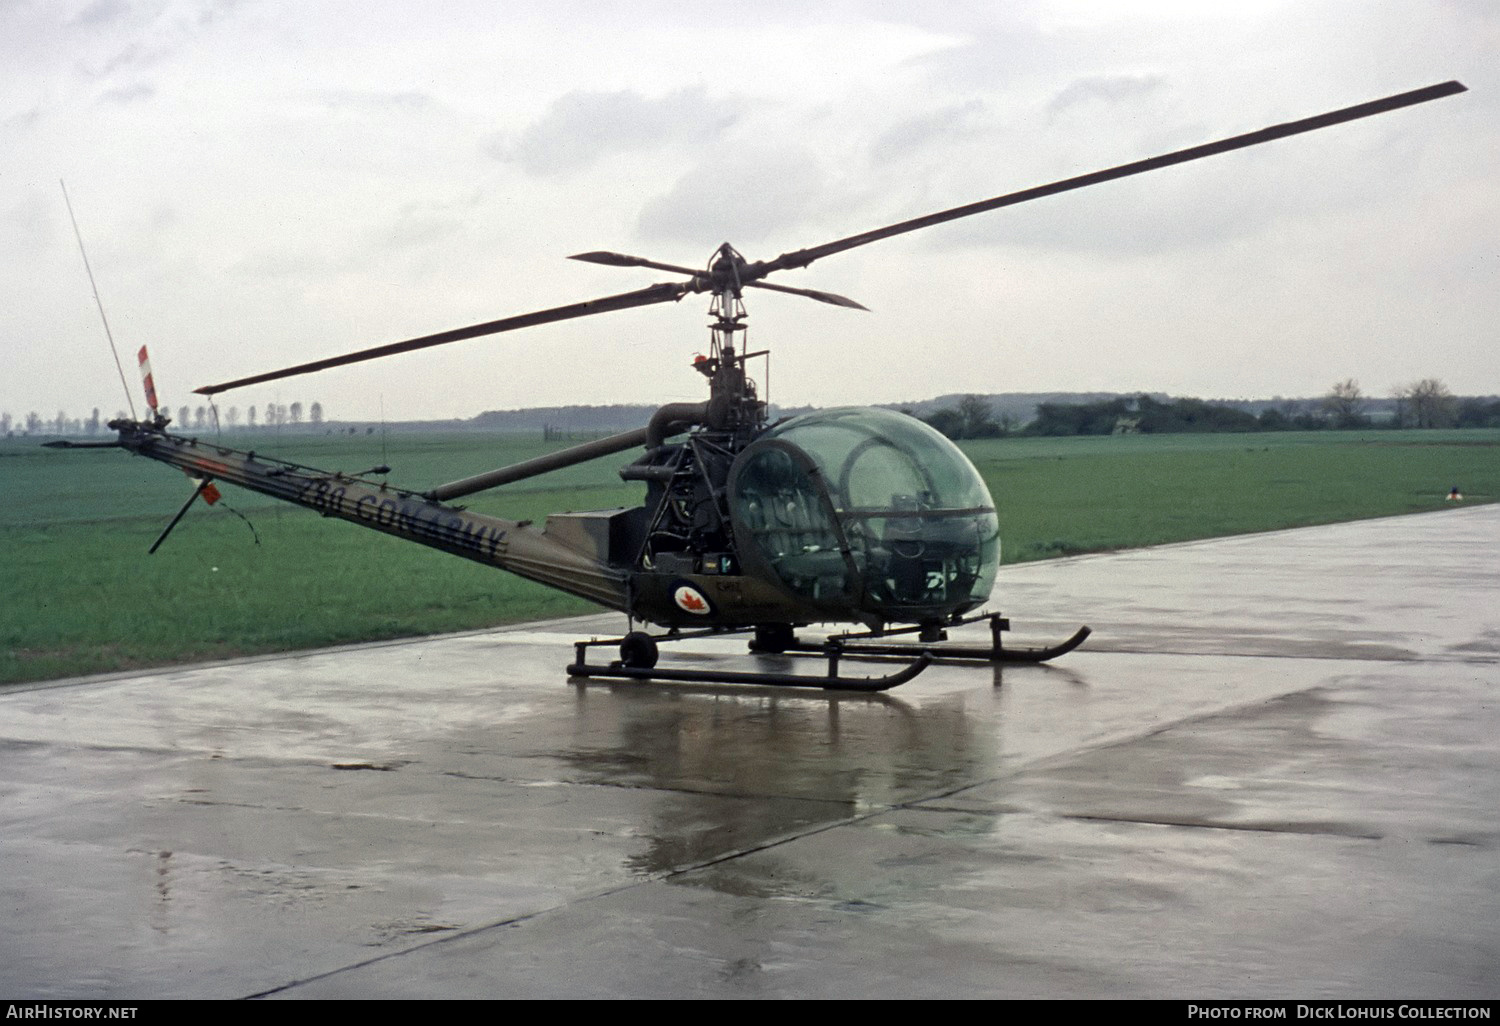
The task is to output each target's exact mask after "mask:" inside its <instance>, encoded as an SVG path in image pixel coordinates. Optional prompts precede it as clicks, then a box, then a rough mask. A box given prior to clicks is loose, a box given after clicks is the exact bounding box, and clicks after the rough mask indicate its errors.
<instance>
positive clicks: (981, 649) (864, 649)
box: [787, 613, 1093, 663]
mask: <svg viewBox="0 0 1500 1026" xmlns="http://www.w3.org/2000/svg"><path fill="white" fill-rule="evenodd" d="M980 620H988V621H989V625H990V644H989V645H988V646H983V645H953V644H949V643H948V641H947V638H946V632H945V631H939V632H938V633H939V635H940V636H939V637H938V638H934V639H930V640H929V639H928V638H926V637H924V638H923V640H921V641H917V642H898V643H895V644H869V643H867V642H866V641H864V640H863V639H865V638H871V639H874V638H884V637H890V636H891V635H895V634H916V633H919V632H921V631H922V628H920V627H908V628H902V629H899V630H894V631H882V632H876V631H870V632H867V633H863V634H840V635H837V636H835V637H832V638H829V639H828V641H827V642H825V644H837V645H839V646H841V647H842V648H843V651H844V654H845V655H847V656H850V657H851V658H859V657H860V656H913V655H916V654H917V653H919V652H925V653H928V654H930V655H931V656H933V659H934V661H935V662H940V663H946V662H956V663H972V662H982V663H1045V662H1047V661H1048V660H1050V659H1056V658H1057V657H1058V656H1061V655H1067V654H1068V653H1069V652H1071V651H1073V650H1074V649H1075V648H1077V647H1078V646H1079V645H1082V644H1083V643H1084V641H1086V640H1087V639H1088V636H1089V635H1090V634H1092V633H1093V630H1092V629H1090V628H1088V627H1080V628H1078V630H1076V631H1074V632H1073V635H1072V637H1070V638H1068V639H1067V640H1066V641H1063V642H1061V643H1059V644H1056V645H1047V646H1043V647H1041V648H1008V647H1006V645H1005V643H1004V639H1003V637H1002V635H1003V634H1004V632H1005V631H1008V630H1010V620H1009V619H1008V618H1006V617H1004V616H1001V615H999V614H998V613H984V614H981V615H980V616H977V617H973V618H971V619H968V620H963V621H959V622H960V623H977V622H978V621H980ZM823 647H824V646H823V645H817V644H813V643H811V642H805V641H793V642H792V643H790V644H788V645H787V649H788V650H789V651H797V652H818V651H821V650H822V649H823Z"/></svg>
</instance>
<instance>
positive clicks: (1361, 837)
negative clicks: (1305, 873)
mask: <svg viewBox="0 0 1500 1026" xmlns="http://www.w3.org/2000/svg"><path fill="white" fill-rule="evenodd" d="M1057 818H1059V819H1078V820H1083V821H1085V822H1093V823H1137V824H1140V825H1142V826H1161V827H1179V828H1182V827H1186V828H1191V829H1197V830H1240V831H1245V832H1249V833H1259V834H1296V835H1297V836H1300V837H1340V838H1344V839H1346V840H1356V841H1383V840H1385V834H1369V833H1355V832H1354V831H1351V830H1313V829H1310V828H1308V827H1306V826H1303V827H1301V828H1298V827H1297V826H1295V825H1291V824H1288V825H1285V826H1273V825H1267V824H1256V823H1224V822H1214V821H1208V820H1203V821H1198V822H1194V821H1192V820H1187V819H1165V818H1162V817H1159V816H1106V815H1103V814H1096V813H1088V812H1064V813H1058V814H1057Z"/></svg>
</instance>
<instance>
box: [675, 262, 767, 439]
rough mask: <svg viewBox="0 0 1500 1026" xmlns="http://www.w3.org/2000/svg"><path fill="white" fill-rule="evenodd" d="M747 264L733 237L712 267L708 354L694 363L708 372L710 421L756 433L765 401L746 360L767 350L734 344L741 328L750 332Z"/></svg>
mask: <svg viewBox="0 0 1500 1026" xmlns="http://www.w3.org/2000/svg"><path fill="white" fill-rule="evenodd" d="M744 267H745V258H744V257H742V256H741V255H740V254H739V252H738V251H736V250H735V248H734V247H733V246H731V245H730V244H729V243H727V242H726V243H724V244H723V245H721V246H720V247H719V248H718V249H717V250H716V251H715V252H714V257H713V260H712V261H711V262H710V264H709V270H708V279H709V281H710V282H711V288H710V289H709V290H708V291H710V293H711V295H712V297H713V298H712V299H711V300H710V301H709V306H708V313H709V316H710V317H711V318H712V321H711V322H710V323H709V343H708V346H709V349H708V356H707V358H703V357H700V358H699V359H697V360H696V361H694V364H693V365H694V367H695V368H697V370H699V371H700V372H701V373H703V374H704V375H706V376H707V377H708V383H709V399H708V417H707V421H708V425H709V426H710V427H712V428H716V429H719V430H724V431H729V432H731V433H734V434H740V433H745V434H747V435H755V434H758V433H759V432H760V431H761V430H762V429H763V428H764V427H765V426H766V404H765V402H763V401H762V400H761V398H760V396H759V394H758V393H757V390H756V387H755V382H754V381H752V380H751V378H750V376H749V374H748V373H747V371H746V367H745V364H746V361H747V360H749V358H750V357H751V355H764V354H763V353H762V354H751V353H749V352H748V351H747V350H748V349H749V346H748V344H745V345H740V346H737V345H736V344H735V333H736V332H744V333H745V334H746V336H748V334H749V325H748V324H746V323H745V321H746V319H747V318H748V317H749V314H748V313H747V312H746V310H745V301H744V297H743V289H744V282H743V280H742V275H741V273H740V272H741V271H742V270H743V268H744Z"/></svg>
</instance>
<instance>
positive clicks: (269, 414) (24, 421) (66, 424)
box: [0, 403, 324, 437]
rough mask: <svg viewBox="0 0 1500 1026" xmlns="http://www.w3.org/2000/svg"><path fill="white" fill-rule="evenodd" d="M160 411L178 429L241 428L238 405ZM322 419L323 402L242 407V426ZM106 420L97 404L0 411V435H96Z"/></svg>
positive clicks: (119, 413) (120, 413) (119, 416)
mask: <svg viewBox="0 0 1500 1026" xmlns="http://www.w3.org/2000/svg"><path fill="white" fill-rule="evenodd" d="M162 412H163V413H166V414H168V415H169V416H172V418H173V419H172V423H173V424H174V425H175V426H176V427H177V429H178V430H181V431H187V430H189V429H192V430H197V431H209V430H213V429H215V428H220V427H222V428H226V429H228V430H231V431H233V430H239V429H240V408H239V407H238V406H230V407H228V408H226V409H225V410H224V412H223V415H222V417H221V416H220V414H219V412H218V410H217V408H215V407H212V406H209V405H207V404H203V405H200V406H196V407H193V406H179V407H177V411H176V414H175V415H173V414H172V411H171V410H170V409H166V408H163V410H162ZM304 412H305V420H304ZM112 419H114V420H127V419H129V414H127V413H126V412H125V411H124V410H116V411H115V415H114V417H113V418H112ZM323 419H324V414H323V404H322V403H312V404H310V405H308V406H307V407H305V408H304V406H303V405H302V404H301V403H266V404H265V405H264V406H262V407H259V408H257V407H255V406H248V407H246V408H245V423H244V427H245V429H247V430H251V431H255V430H259V429H262V428H277V427H280V426H282V425H283V424H287V425H292V426H294V427H295V426H299V425H301V424H303V423H306V424H308V425H309V426H311V427H319V426H321V425H322V423H323ZM107 423H108V422H107V421H105V420H104V418H103V417H102V416H101V414H100V412H99V408H98V407H97V406H96V407H94V412H93V413H92V414H90V415H89V416H87V417H69V416H68V414H67V413H66V412H65V411H63V410H58V411H57V416H56V417H51V418H44V417H43V416H42V415H41V414H39V413H36V412H35V411H33V412H31V413H28V414H26V416H25V417H23V418H13V417H12V416H11V415H10V414H9V413H3V412H0V436H5V437H13V436H15V435H97V434H98V433H99V432H101V431H103V430H105V429H106V426H107Z"/></svg>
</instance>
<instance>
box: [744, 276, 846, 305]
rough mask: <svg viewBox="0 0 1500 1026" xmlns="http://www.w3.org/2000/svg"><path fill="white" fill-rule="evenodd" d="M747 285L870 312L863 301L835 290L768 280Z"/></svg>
mask: <svg viewBox="0 0 1500 1026" xmlns="http://www.w3.org/2000/svg"><path fill="white" fill-rule="evenodd" d="M745 284H746V285H747V286H749V287H750V288H752V289H770V290H771V291H772V292H786V293H789V294H790V295H793V296H806V297H807V298H808V299H816V300H817V301H818V302H820V303H830V304H832V305H833V306H843V307H847V308H849V309H850V310H863V311H864V312H865V313H869V312H870V308H869V307H868V306H865V305H864V304H863V303H856V302H855V301H854V300H852V299H850V298H849V297H848V296H841V295H839V294H838V293H837V292H820V291H819V290H817V289H794V288H792V287H791V286H790V285H772V284H771V283H770V282H768V281H747V282H745Z"/></svg>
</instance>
